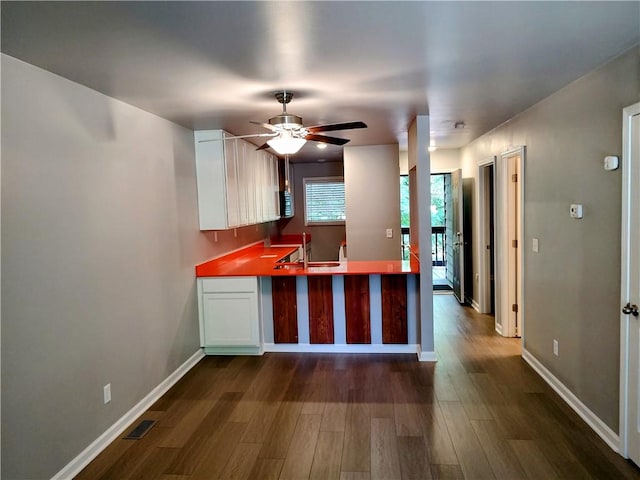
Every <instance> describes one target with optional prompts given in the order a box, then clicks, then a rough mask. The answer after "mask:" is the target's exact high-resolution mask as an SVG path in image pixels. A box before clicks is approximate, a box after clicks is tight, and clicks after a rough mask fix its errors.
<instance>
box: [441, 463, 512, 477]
mask: <svg viewBox="0 0 640 480" xmlns="http://www.w3.org/2000/svg"><path fill="white" fill-rule="evenodd" d="M431 474H432V475H433V480H465V478H464V473H462V469H461V468H460V465H431ZM504 480H508V479H504Z"/></svg>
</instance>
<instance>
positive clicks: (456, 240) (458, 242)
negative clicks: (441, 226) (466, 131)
mask: <svg viewBox="0 0 640 480" xmlns="http://www.w3.org/2000/svg"><path fill="white" fill-rule="evenodd" d="M450 175H451V199H452V201H451V207H452V208H451V211H452V218H453V219H454V221H453V229H452V237H453V238H452V239H451V242H452V243H451V245H452V248H453V252H454V253H453V255H454V262H453V263H454V265H453V267H454V270H457V275H458V282H459V284H460V298H458V295H456V284H455V282H454V281H452V282H451V283H452V285H451V286H452V289H453V296H454V297H456V299H457V300H458V302H459V303H460V304H461V305H464V304H465V301H466V294H465V288H464V287H465V278H464V274H465V261H466V259H465V256H464V242H465V241H466V236H465V235H466V234H465V232H464V192H463V179H462V169H461V168H456V169H455V170H453V171H452V172H451V174H450ZM458 175H459V178H458V179H457V180H458V186H457V190H456V192H457V198H455V197H456V196H454V178H455V177H454V176H458ZM456 219H457V222H456V221H455V220H456ZM455 247H458V264H457V265H456V262H455V250H456V248H455ZM453 278H454V279H455V277H453Z"/></svg>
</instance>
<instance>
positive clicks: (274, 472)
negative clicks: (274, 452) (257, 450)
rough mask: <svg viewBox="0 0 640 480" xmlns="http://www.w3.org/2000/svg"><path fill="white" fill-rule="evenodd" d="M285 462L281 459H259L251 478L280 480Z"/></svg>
mask: <svg viewBox="0 0 640 480" xmlns="http://www.w3.org/2000/svg"><path fill="white" fill-rule="evenodd" d="M283 463H284V460H283V459H281V458H258V459H257V460H256V464H255V465H254V467H253V470H251V474H250V475H249V478H251V479H256V480H257V479H261V480H278V479H279V478H280V472H281V471H282V464H283Z"/></svg>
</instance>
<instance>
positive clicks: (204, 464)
mask: <svg viewBox="0 0 640 480" xmlns="http://www.w3.org/2000/svg"><path fill="white" fill-rule="evenodd" d="M246 427H247V425H246V423H236V422H228V423H226V424H225V425H224V426H223V427H222V428H221V429H220V434H219V435H218V436H216V437H213V438H214V439H215V441H213V442H207V443H208V449H207V454H206V456H205V457H204V459H202V461H201V462H200V463H199V464H198V466H197V468H195V469H194V471H193V473H192V474H191V478H190V480H212V479H216V478H220V475H221V473H222V471H223V470H224V468H225V466H226V464H227V463H228V461H229V459H230V458H231V456H232V455H233V452H234V451H235V450H236V448H237V446H238V445H239V444H240V438H242V434H243V433H244V430H245V428H246Z"/></svg>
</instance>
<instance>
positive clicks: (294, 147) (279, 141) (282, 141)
mask: <svg viewBox="0 0 640 480" xmlns="http://www.w3.org/2000/svg"><path fill="white" fill-rule="evenodd" d="M267 143H268V144H269V146H270V147H271V148H273V149H274V150H275V151H276V152H278V153H279V154H280V155H293V154H294V153H297V152H298V150H300V149H301V148H302V146H303V145H304V144H305V143H307V141H306V140H305V139H304V138H295V137H291V136H288V135H281V136H278V137H275V138H272V139H271V140H268V141H267Z"/></svg>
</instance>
